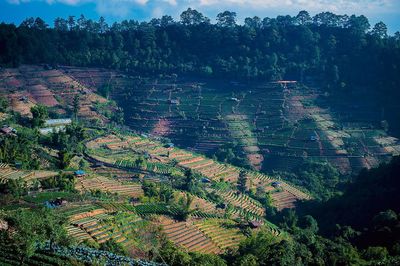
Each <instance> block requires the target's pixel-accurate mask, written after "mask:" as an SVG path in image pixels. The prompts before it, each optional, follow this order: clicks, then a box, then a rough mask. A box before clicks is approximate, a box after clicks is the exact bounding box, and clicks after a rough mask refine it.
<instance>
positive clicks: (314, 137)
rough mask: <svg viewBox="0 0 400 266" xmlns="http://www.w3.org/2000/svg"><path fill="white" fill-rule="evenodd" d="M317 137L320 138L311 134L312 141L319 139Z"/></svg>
mask: <svg viewBox="0 0 400 266" xmlns="http://www.w3.org/2000/svg"><path fill="white" fill-rule="evenodd" d="M317 139H318V138H317V136H314V135H312V136H310V140H311V141H317Z"/></svg>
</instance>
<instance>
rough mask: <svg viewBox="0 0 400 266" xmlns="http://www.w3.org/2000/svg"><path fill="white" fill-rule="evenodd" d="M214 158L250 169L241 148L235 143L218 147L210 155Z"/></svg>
mask: <svg viewBox="0 0 400 266" xmlns="http://www.w3.org/2000/svg"><path fill="white" fill-rule="evenodd" d="M212 158H213V159H214V160H218V161H220V162H224V163H230V164H233V165H236V166H239V167H243V168H247V169H252V166H251V164H250V162H249V160H248V159H247V157H246V154H245V153H244V152H243V148H242V147H240V146H239V145H238V144H237V143H229V144H225V145H223V146H221V147H219V148H218V149H217V150H216V151H215V152H214V154H213V155H212Z"/></svg>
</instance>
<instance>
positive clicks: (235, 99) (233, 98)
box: [229, 97, 239, 102]
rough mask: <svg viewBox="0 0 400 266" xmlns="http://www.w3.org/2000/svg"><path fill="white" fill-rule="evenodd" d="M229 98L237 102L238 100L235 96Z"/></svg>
mask: <svg viewBox="0 0 400 266" xmlns="http://www.w3.org/2000/svg"><path fill="white" fill-rule="evenodd" d="M229 100H231V101H233V102H238V101H239V99H238V98H235V97H232V98H230V99H229Z"/></svg>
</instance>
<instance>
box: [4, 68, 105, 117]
mask: <svg viewBox="0 0 400 266" xmlns="http://www.w3.org/2000/svg"><path fill="white" fill-rule="evenodd" d="M68 72H69V70H68V67H63V68H59V69H52V70H46V69H44V68H43V67H42V66H34V65H23V66H21V67H19V68H6V69H2V70H0V88H2V89H1V90H0V94H1V95H2V96H5V97H7V98H8V99H9V100H10V102H11V107H12V108H13V110H14V111H16V112H19V113H21V114H22V115H27V116H30V115H31V113H30V108H31V107H32V106H34V105H36V104H43V105H45V106H47V107H50V108H52V109H53V110H54V111H55V112H57V113H58V114H59V115H66V113H67V112H68V110H69V108H70V106H71V105H72V102H73V99H74V97H75V96H76V95H79V103H80V105H79V112H78V114H79V116H80V117H82V118H87V119H89V120H93V121H94V120H96V121H100V122H106V121H108V119H107V118H106V117H105V116H103V115H102V114H100V113H99V112H96V111H95V110H94V109H93V106H95V104H96V103H97V102H99V103H104V102H106V99H105V98H103V97H101V96H99V95H97V94H95V93H94V92H96V88H95V87H88V86H85V85H84V84H83V83H81V82H80V81H79V80H77V79H75V78H74V77H73V76H70V75H69V74H68ZM103 75H104V74H103Z"/></svg>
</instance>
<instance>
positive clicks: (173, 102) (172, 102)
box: [168, 99, 179, 105]
mask: <svg viewBox="0 0 400 266" xmlns="http://www.w3.org/2000/svg"><path fill="white" fill-rule="evenodd" d="M168 103H169V104H175V105H179V100H177V99H172V100H168Z"/></svg>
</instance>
